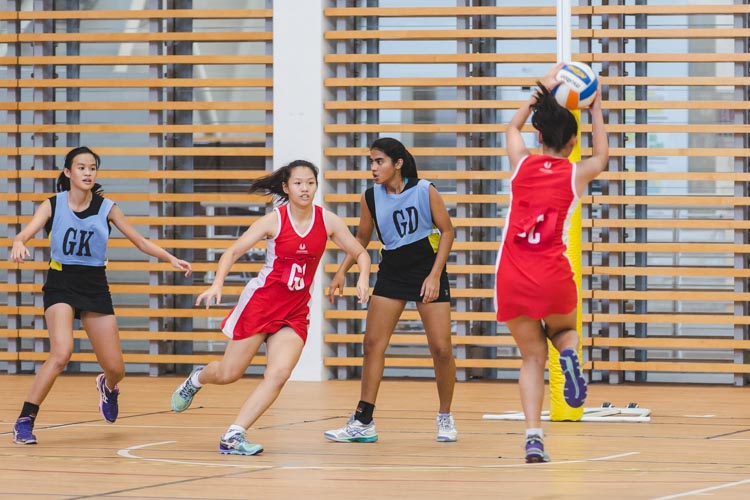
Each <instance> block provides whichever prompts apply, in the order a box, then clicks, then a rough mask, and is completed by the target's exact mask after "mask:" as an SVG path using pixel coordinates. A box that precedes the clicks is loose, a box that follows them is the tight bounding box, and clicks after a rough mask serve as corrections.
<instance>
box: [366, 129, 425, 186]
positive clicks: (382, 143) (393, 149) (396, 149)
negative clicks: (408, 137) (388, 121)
mask: <svg viewBox="0 0 750 500" xmlns="http://www.w3.org/2000/svg"><path fill="white" fill-rule="evenodd" d="M370 149H377V150H378V151H382V152H383V153H385V154H386V156H388V158H390V159H391V161H392V162H393V163H396V162H397V161H398V160H402V161H403V162H404V163H403V165H402V166H401V177H403V178H404V179H418V178H419V173H418V172H417V162H416V161H415V160H414V157H413V156H412V154H411V153H410V152H409V150H408V149H406V146H404V145H403V144H402V143H401V141H398V140H396V139H394V138H392V137H381V138H380V139H376V140H375V142H373V143H372V146H370Z"/></svg>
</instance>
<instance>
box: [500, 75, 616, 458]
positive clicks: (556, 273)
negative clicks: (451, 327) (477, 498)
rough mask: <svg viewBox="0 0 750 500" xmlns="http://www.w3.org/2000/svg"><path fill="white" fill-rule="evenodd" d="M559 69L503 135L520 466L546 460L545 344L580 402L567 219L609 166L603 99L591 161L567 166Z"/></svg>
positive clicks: (569, 144)
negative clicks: (557, 94)
mask: <svg viewBox="0 0 750 500" xmlns="http://www.w3.org/2000/svg"><path fill="white" fill-rule="evenodd" d="M561 67H562V64H558V65H556V66H554V67H553V68H552V69H550V71H549V72H547V74H546V75H545V77H544V78H543V81H542V82H539V83H538V85H539V89H538V90H537V92H536V93H535V94H534V95H533V96H531V97H530V98H529V100H528V101H527V102H526V103H524V104H523V105H521V107H520V108H519V109H518V111H516V113H515V115H514V116H513V118H512V119H511V121H510V123H509V124H508V127H507V131H506V141H507V151H508V159H509V160H510V165H511V169H512V176H511V181H510V190H511V206H510V210H509V212H508V215H507V217H506V223H505V229H504V231H503V242H502V246H501V248H500V252H499V254H498V259H497V269H496V271H497V275H496V282H495V283H496V285H495V286H496V294H495V300H496V306H497V320H498V321H505V322H506V323H507V325H508V328H509V329H510V333H511V335H512V336H513V338H514V340H515V341H516V343H517V345H518V347H519V349H520V351H521V359H522V361H521V373H520V377H519V386H520V392H521V405H522V407H523V411H524V414H525V416H526V427H527V429H526V461H527V462H529V463H533V462H546V461H549V456H548V455H547V454H546V453H545V451H544V444H543V436H544V435H543V432H542V428H541V413H542V399H543V396H544V368H545V363H546V361H547V340H548V339H549V340H550V341H551V342H552V345H553V346H554V347H555V349H557V350H558V351H559V352H560V365H561V368H562V372H563V375H564V377H565V384H564V397H565V401H566V402H567V403H568V404H569V405H570V406H571V407H574V408H578V407H580V406H582V405H583V403H584V401H585V399H586V381H585V380H584V378H583V376H582V373H581V368H580V363H579V360H578V355H577V348H578V342H579V340H578V332H577V331H576V312H577V305H578V292H577V289H576V284H575V282H574V280H573V271H572V269H571V265H570V261H569V260H568V259H567V257H566V256H565V251H566V236H567V235H566V230H567V226H568V220H569V217H570V216H571V214H572V212H573V210H574V209H575V207H576V205H577V203H578V199H579V197H580V196H581V195H582V194H583V193H584V191H585V189H586V186H587V185H588V183H589V182H590V181H591V180H592V179H594V178H595V177H596V176H597V175H599V173H601V172H602V171H603V170H604V169H605V168H606V165H607V160H608V158H609V147H608V144H607V135H606V132H605V130H604V118H603V116H602V108H601V101H600V98H599V96H598V95H597V96H596V98H595V99H594V101H593V103H592V104H591V106H590V108H589V111H590V113H591V123H592V129H593V133H592V136H593V137H592V139H593V155H592V156H591V157H590V158H587V159H585V160H581V161H579V162H577V163H571V162H570V161H569V160H568V157H569V156H570V153H571V151H572V150H573V147H574V146H575V145H576V142H577V140H578V138H577V133H578V124H577V123H576V119H575V116H573V114H572V113H571V112H570V111H568V110H567V109H565V108H563V107H562V106H560V105H559V104H558V103H557V101H556V100H555V98H554V96H552V94H551V93H550V92H551V91H552V89H554V88H555V86H557V85H558V84H559V82H558V81H557V80H556V79H555V75H557V73H558V71H559V70H560V69H561ZM529 115H532V118H531V123H532V125H533V126H534V128H535V129H536V130H537V132H538V138H539V142H540V143H541V146H542V152H541V154H531V153H530V152H529V150H528V149H527V147H526V144H525V143H524V141H523V137H522V136H521V128H522V127H523V126H524V124H525V123H526V120H527V119H528V118H529Z"/></svg>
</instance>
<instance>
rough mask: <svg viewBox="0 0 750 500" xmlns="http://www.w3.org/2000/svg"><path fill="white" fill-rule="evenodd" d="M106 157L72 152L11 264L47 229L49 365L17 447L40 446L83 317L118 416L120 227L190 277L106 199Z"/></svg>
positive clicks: (33, 392) (108, 404) (105, 408)
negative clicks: (43, 417)
mask: <svg viewBox="0 0 750 500" xmlns="http://www.w3.org/2000/svg"><path fill="white" fill-rule="evenodd" d="M100 163H101V162H100V159H99V156H97V155H96V154H95V153H94V152H93V151H92V150H90V149H89V148H87V147H79V148H75V149H73V150H71V151H70V152H69V153H68V154H67V156H66V157H65V166H64V168H63V171H62V173H61V174H60V177H59V179H58V181H57V191H58V193H57V194H56V195H55V196H53V197H51V198H49V199H47V200H44V202H42V204H41V205H40V206H39V208H38V209H37V211H36V213H35V214H34V216H33V218H32V219H31V222H29V224H28V225H27V226H26V228H24V229H23V230H22V231H21V232H20V233H18V235H17V236H16V237H15V238H14V239H13V248H12V249H11V254H10V259H11V260H12V261H13V262H16V263H23V261H24V259H25V258H26V257H30V256H31V253H30V252H29V250H28V249H27V248H26V245H25V243H26V242H27V241H28V240H29V239H30V238H31V237H33V236H34V235H35V234H37V233H38V232H39V230H41V229H42V228H45V229H46V230H47V233H48V234H49V240H50V263H49V265H50V268H49V270H48V272H47V281H46V282H45V284H44V288H43V289H42V291H43V293H44V318H45V320H46V322H47V328H48V330H49V338H50V352H49V357H48V358H47V360H46V361H45V362H44V364H42V367H41V368H40V369H39V371H38V372H37V374H36V376H35V377H34V380H33V382H32V383H31V388H30V389H29V392H28V395H27V396H26V401H25V402H24V404H23V409H22V410H21V415H20V416H19V417H18V420H17V421H16V424H15V426H14V427H13V440H14V441H15V442H16V443H18V444H35V443H36V442H37V440H36V436H34V434H33V430H34V421H35V419H36V416H37V413H38V411H39V405H41V404H42V402H43V401H44V399H45V398H46V397H47V394H48V393H49V391H50V389H52V385H53V384H54V383H55V380H56V379H57V376H58V375H59V374H60V373H61V372H62V371H63V369H64V368H65V366H66V365H67V363H68V361H69V360H70V356H71V354H72V353H73V320H74V319H80V320H81V323H82V325H83V329H84V330H85V331H86V335H88V338H89V340H90V341H91V346H92V348H93V350H94V353H95V354H96V359H97V361H98V362H99V364H100V365H101V367H102V369H103V370H104V373H102V374H100V375H99V376H98V377H96V389H97V390H98V391H99V411H100V412H101V414H102V416H103V417H104V420H106V421H107V422H109V423H113V422H114V421H115V420H116V419H117V414H118V404H117V398H118V396H119V394H120V390H119V388H118V386H117V383H118V382H119V381H120V380H122V378H123V377H124V375H125V365H124V363H123V357H122V350H121V348H120V337H119V333H118V330H117V321H116V319H115V314H114V308H113V307H112V297H111V296H110V293H109V285H108V284H107V276H106V274H105V266H106V262H107V261H106V257H105V253H106V249H107V241H108V240H109V234H110V229H111V225H114V226H115V227H116V228H117V229H119V230H120V232H121V233H122V234H123V235H125V237H126V238H128V239H129V240H130V241H131V242H132V243H133V244H134V245H135V246H136V248H138V249H139V250H140V251H141V252H143V253H145V254H148V255H150V256H152V257H156V258H159V259H161V260H164V261H167V262H169V263H170V264H172V266H173V267H174V268H176V269H180V270H181V271H184V272H185V275H186V276H189V275H190V273H191V268H190V264H188V263H187V262H185V261H184V260H180V259H178V258H176V257H175V256H174V255H172V254H170V253H169V252H167V251H166V250H164V249H162V248H161V247H159V246H157V245H156V244H154V243H153V242H151V241H149V240H147V239H146V238H144V237H143V236H141V235H140V234H139V233H138V232H137V231H136V230H135V229H134V228H133V226H131V225H130V223H129V222H128V221H127V219H126V218H125V215H123V213H122V211H121V210H120V208H119V207H118V206H117V205H115V204H114V202H112V201H111V200H108V199H106V198H103V197H102V196H100V194H99V191H100V189H99V188H100V186H99V185H98V184H96V176H97V172H98V169H99V166H100Z"/></svg>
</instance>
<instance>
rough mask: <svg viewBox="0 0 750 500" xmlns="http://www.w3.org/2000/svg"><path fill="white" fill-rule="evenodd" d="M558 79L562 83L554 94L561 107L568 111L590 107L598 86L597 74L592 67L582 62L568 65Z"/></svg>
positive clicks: (558, 74)
mask: <svg viewBox="0 0 750 500" xmlns="http://www.w3.org/2000/svg"><path fill="white" fill-rule="evenodd" d="M556 78H557V80H558V81H560V82H562V83H560V85H558V86H557V87H555V89H554V90H553V91H552V93H553V94H554V96H555V99H557V102H559V103H560V105H561V106H564V107H566V108H568V109H584V108H588V107H589V105H590V104H591V102H592V101H593V100H594V96H595V95H596V88H597V85H598V81H597V78H596V74H595V73H594V71H593V70H592V69H591V67H590V66H588V65H587V64H584V63H581V62H570V63H566V64H565V66H563V68H562V69H561V70H560V72H559V73H557V77H556Z"/></svg>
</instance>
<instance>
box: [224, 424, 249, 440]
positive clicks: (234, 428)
mask: <svg viewBox="0 0 750 500" xmlns="http://www.w3.org/2000/svg"><path fill="white" fill-rule="evenodd" d="M246 431H247V429H245V428H244V427H242V426H241V425H234V424H232V425H230V426H229V429H227V431H226V432H225V433H224V436H222V437H223V438H228V437H229V436H231V435H233V434H244V433H245V432H246Z"/></svg>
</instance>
